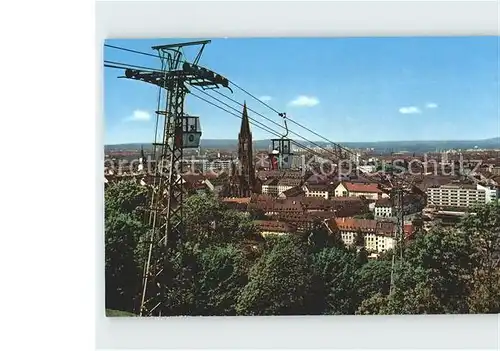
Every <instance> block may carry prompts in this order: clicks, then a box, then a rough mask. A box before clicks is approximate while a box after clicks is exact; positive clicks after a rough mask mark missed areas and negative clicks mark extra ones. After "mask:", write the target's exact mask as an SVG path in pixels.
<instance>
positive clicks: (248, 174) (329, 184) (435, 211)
mask: <svg viewBox="0 0 500 351" xmlns="http://www.w3.org/2000/svg"><path fill="white" fill-rule="evenodd" d="M496 140H498V139H489V140H484V141H482V142H481V141H468V142H467V141H461V142H435V143H434V145H432V142H420V145H418V142H417V145H416V146H415V144H414V147H413V149H415V148H416V149H418V148H422V147H424V148H425V150H426V151H425V152H422V151H420V152H418V151H417V152H416V151H411V148H407V147H405V148H407V150H404V149H402V148H401V146H400V147H398V143H397V142H389V143H387V142H386V143H381V144H385V145H384V147H385V149H384V150H380V148H379V150H377V149H375V148H374V147H371V148H357V149H354V148H353V149H349V150H348V152H346V153H345V156H346V158H345V159H344V160H340V158H336V159H335V160H332V155H331V154H332V153H333V152H335V151H336V147H335V146H332V145H328V144H323V145H324V146H322V145H321V146H320V147H315V146H310V148H309V149H308V151H307V150H303V149H301V148H298V147H293V146H291V152H290V155H289V160H288V167H286V168H284V167H279V168H278V167H274V168H273V162H272V158H273V155H272V151H273V150H272V147H271V141H265V140H264V141H258V142H253V141H252V136H251V131H250V126H249V124H248V117H247V115H246V111H244V112H243V116H242V125H241V130H240V133H239V138H238V139H237V141H235V142H234V143H233V142H230V141H227V140H225V141H220V142H219V143H218V144H217V141H215V140H210V141H209V142H208V143H206V144H212V145H213V146H214V147H211V148H209V147H201V146H200V147H199V148H196V149H186V150H185V151H184V155H183V157H184V162H183V164H182V172H180V174H181V177H182V180H183V183H184V186H185V188H186V189H185V190H186V192H189V193H203V192H211V193H213V194H215V195H216V196H217V197H219V198H220V199H221V201H223V202H224V203H226V204H229V205H230V206H231V207H233V208H234V209H238V210H240V211H242V212H248V211H258V212H259V213H262V216H261V218H260V219H257V220H255V224H256V225H257V227H258V228H259V230H260V232H261V234H262V235H263V236H266V235H270V234H285V233H295V232H299V233H300V232H306V231H307V230H310V229H311V227H312V226H313V224H314V223H315V221H317V220H318V219H321V221H323V223H325V225H326V226H327V228H328V230H330V231H332V232H333V231H340V233H341V237H342V240H343V241H344V243H345V244H346V245H351V244H353V241H354V240H355V237H356V233H358V232H361V233H362V234H363V237H364V238H365V239H364V240H365V242H366V249H367V250H368V252H369V254H370V256H369V257H371V258H377V257H378V255H379V254H381V253H383V252H385V251H387V250H389V249H392V248H394V247H395V245H396V235H395V232H396V231H397V230H398V228H397V218H396V212H397V211H396V209H395V207H394V206H395V205H394V202H393V201H391V200H390V196H389V195H388V193H387V191H384V189H382V188H381V187H380V181H374V177H376V176H378V175H379V174H381V173H384V174H387V172H388V171H390V170H391V169H394V174H395V175H397V177H398V179H403V180H406V181H407V182H408V183H409V184H410V183H411V184H413V185H414V186H415V188H416V189H418V191H420V192H421V194H422V195H423V196H414V195H412V194H406V195H405V197H404V214H405V217H404V218H405V223H404V234H405V237H407V238H411V236H412V235H413V233H414V232H415V231H416V230H418V229H424V230H429V229H430V228H432V227H433V226H436V225H439V226H453V225H454V224H456V223H457V222H458V221H459V220H460V218H461V217H463V216H464V215H465V214H466V213H467V212H468V210H469V209H470V208H471V207H473V206H475V205H481V204H488V203H492V202H497V201H498V199H499V192H500V158H499V155H500V147H498V143H495V141H496ZM453 143H454V144H455V145H459V146H462V147H468V148H463V149H462V148H451V149H439V150H436V149H437V148H438V147H442V146H443V145H450V144H453ZM201 144H203V142H202V143H201ZM387 144H389V145H391V146H392V147H391V148H390V149H389V148H387ZM401 144H402V145H403V146H407V145H404V144H405V142H401ZM245 145H247V146H248V147H249V148H248V149H247V148H246V146H245ZM494 145H496V146H497V147H496V148H494V147H493V146H494ZM485 146H486V147H485ZM434 147H435V149H434V150H432V148H434ZM311 149H312V151H314V152H313V153H311ZM246 150H250V151H246ZM352 155H355V157H353V156H352ZM338 163H343V164H338ZM349 163H350V164H349ZM353 165H354V166H353ZM155 167H156V165H155V159H154V152H153V148H152V146H151V144H149V145H148V144H144V145H142V144H125V145H121V146H120V145H116V146H107V147H106V148H105V174H104V175H105V183H106V184H109V183H112V182H115V181H118V180H121V179H134V180H136V181H137V182H138V183H140V184H142V185H144V186H147V185H151V184H152V182H153V181H154V177H153V173H154V168H155ZM376 179H377V180H378V179H383V178H379V177H377V178H376ZM389 188H390V187H389ZM415 219H418V220H415ZM416 226H421V227H422V228H416Z"/></svg>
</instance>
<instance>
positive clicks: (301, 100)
mask: <svg viewBox="0 0 500 351" xmlns="http://www.w3.org/2000/svg"><path fill="white" fill-rule="evenodd" d="M317 104H319V100H318V98H317V97H314V96H305V95H301V96H298V97H297V98H296V99H295V100H292V101H290V105H292V106H304V107H312V106H316V105H317Z"/></svg>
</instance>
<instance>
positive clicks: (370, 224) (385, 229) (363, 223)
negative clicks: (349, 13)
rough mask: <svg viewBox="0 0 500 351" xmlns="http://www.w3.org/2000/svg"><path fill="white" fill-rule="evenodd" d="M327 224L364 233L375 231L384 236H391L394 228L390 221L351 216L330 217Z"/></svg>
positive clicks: (331, 226)
mask: <svg viewBox="0 0 500 351" xmlns="http://www.w3.org/2000/svg"><path fill="white" fill-rule="evenodd" d="M327 224H328V226H329V227H330V228H338V229H339V230H346V231H357V230H358V229H360V230H361V231H362V232H364V233H375V234H377V235H384V236H392V235H393V234H394V230H395V224H394V223H391V222H379V221H377V220H374V219H360V218H353V217H347V218H346V217H342V218H332V219H330V220H329V221H328V222H327Z"/></svg>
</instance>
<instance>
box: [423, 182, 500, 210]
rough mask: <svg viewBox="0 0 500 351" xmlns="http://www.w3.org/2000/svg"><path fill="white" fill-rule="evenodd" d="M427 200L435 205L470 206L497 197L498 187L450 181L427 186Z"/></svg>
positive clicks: (487, 201) (484, 202)
mask: <svg viewBox="0 0 500 351" xmlns="http://www.w3.org/2000/svg"><path fill="white" fill-rule="evenodd" d="M426 193H427V197H428V202H429V203H430V204H432V205H436V206H448V207H458V208H464V207H471V206H475V205H481V204H486V203H489V202H492V201H496V200H497V199H498V188H496V187H487V186H482V185H480V184H464V183H450V184H447V185H441V186H434V187H429V188H428V189H427V192H426Z"/></svg>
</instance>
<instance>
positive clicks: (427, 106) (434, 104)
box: [425, 102, 438, 108]
mask: <svg viewBox="0 0 500 351" xmlns="http://www.w3.org/2000/svg"><path fill="white" fill-rule="evenodd" d="M425 107H426V108H437V107H438V104H436V103H435V102H428V103H427V104H426V105H425Z"/></svg>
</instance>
